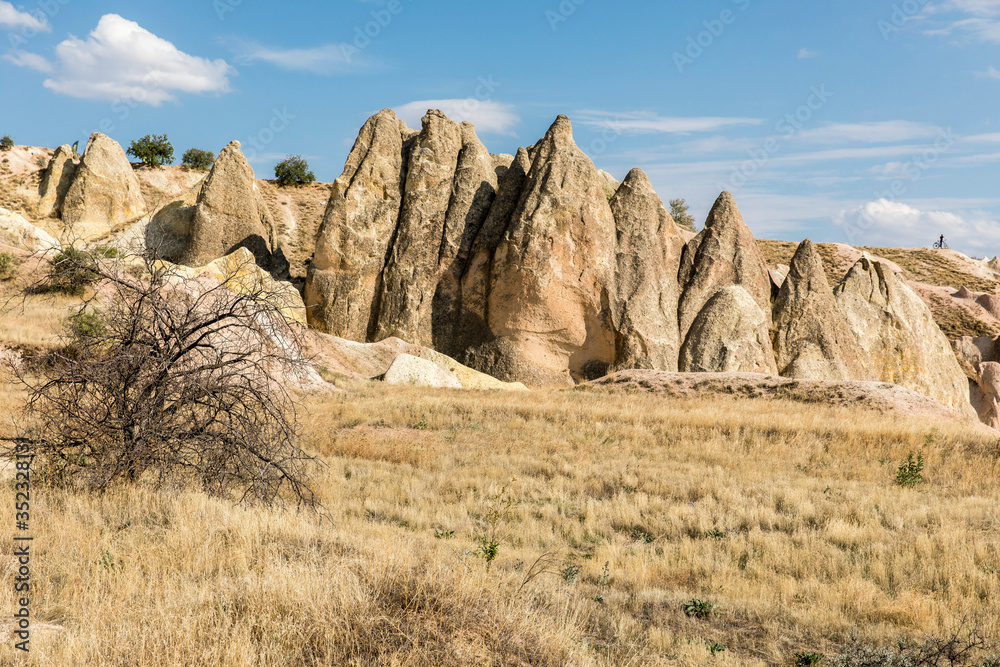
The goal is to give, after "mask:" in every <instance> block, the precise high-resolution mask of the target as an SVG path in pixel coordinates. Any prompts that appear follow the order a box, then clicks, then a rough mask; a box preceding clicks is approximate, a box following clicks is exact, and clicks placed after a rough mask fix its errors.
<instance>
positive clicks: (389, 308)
mask: <svg viewBox="0 0 1000 667" xmlns="http://www.w3.org/2000/svg"><path fill="white" fill-rule="evenodd" d="M461 149H462V130H461V128H460V127H459V126H458V125H457V124H456V123H454V122H453V121H451V120H449V119H448V118H447V117H446V116H445V115H444V114H443V113H442V112H441V111H437V110H431V111H428V112H427V115H426V116H424V118H423V130H421V132H420V135H419V136H418V137H417V139H416V141H415V142H414V144H413V148H412V149H411V151H410V159H409V167H408V171H407V174H406V187H405V190H404V192H403V204H402V208H401V211H400V215H399V224H398V225H397V227H396V237H395V241H394V243H393V246H392V250H391V252H390V256H389V261H388V263H387V264H386V268H385V271H384V272H383V281H382V285H381V290H380V295H379V312H378V323H377V325H376V328H375V336H374V339H375V340H381V339H383V338H389V337H392V336H397V337H399V338H403V339H404V340H408V341H411V342H413V343H416V344H418V345H432V344H433V331H432V323H433V302H434V294H435V292H436V290H437V280H438V275H439V272H438V267H439V259H440V257H441V249H442V245H443V244H442V239H443V237H444V234H445V221H446V218H447V213H448V205H449V203H450V201H451V195H452V184H453V182H454V178H455V170H456V168H457V165H458V158H459V153H460V151H461Z"/></svg>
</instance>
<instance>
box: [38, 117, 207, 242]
mask: <svg viewBox="0 0 1000 667" xmlns="http://www.w3.org/2000/svg"><path fill="white" fill-rule="evenodd" d="M64 168H65V165H64ZM61 181H62V177H60V182H61ZM55 190H56V194H57V197H56V199H57V201H58V185H56V186H55ZM60 209H61V214H62V220H63V223H64V224H65V225H66V228H67V233H68V234H69V235H70V236H71V237H74V238H79V239H83V240H93V239H96V238H99V237H101V236H103V235H105V234H107V233H108V232H110V231H111V230H112V229H114V228H115V227H118V226H119V225H121V224H123V223H126V222H131V221H133V220H136V219H138V218H139V217H140V216H142V214H143V213H144V212H145V210H146V205H145V203H144V202H143V199H142V190H141V188H140V186H139V179H138V178H137V177H136V175H135V172H134V171H133V170H132V165H131V164H130V163H129V161H128V157H126V155H125V151H123V150H122V147H121V146H119V145H118V143H117V142H115V141H114V140H113V139H111V138H110V137H108V136H106V135H103V134H101V133H100V132H95V133H94V134H93V135H91V137H90V141H89V142H87V150H86V151H85V152H84V154H83V158H82V159H81V160H80V165H79V166H78V167H77V168H76V170H75V173H74V175H73V182H72V184H71V185H70V186H69V189H68V190H67V191H66V196H65V198H64V199H63V202H62V205H61V207H60ZM212 259H214V257H213V258H212Z"/></svg>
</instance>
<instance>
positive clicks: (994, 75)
mask: <svg viewBox="0 0 1000 667" xmlns="http://www.w3.org/2000/svg"><path fill="white" fill-rule="evenodd" d="M976 76H980V77H983V78H984V79H1000V69H997V68H996V67H994V66H993V65H990V66H989V67H987V68H986V71H985V72H976Z"/></svg>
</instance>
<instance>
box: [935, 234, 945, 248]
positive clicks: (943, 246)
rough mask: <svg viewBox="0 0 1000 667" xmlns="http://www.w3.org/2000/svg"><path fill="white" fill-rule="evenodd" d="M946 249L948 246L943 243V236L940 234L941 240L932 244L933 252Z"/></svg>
mask: <svg viewBox="0 0 1000 667" xmlns="http://www.w3.org/2000/svg"><path fill="white" fill-rule="evenodd" d="M947 247H948V244H947V243H945V240H944V234H942V235H941V238H940V239H938V242H937V243H935V244H934V249H935V250H943V249H945V248H947Z"/></svg>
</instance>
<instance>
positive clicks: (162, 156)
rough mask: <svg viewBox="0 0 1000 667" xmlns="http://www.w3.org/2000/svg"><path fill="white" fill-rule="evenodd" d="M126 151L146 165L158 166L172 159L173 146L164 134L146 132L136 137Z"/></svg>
mask: <svg viewBox="0 0 1000 667" xmlns="http://www.w3.org/2000/svg"><path fill="white" fill-rule="evenodd" d="M126 152H127V153H128V154H129V155H131V156H132V157H134V158H136V159H137V160H140V161H141V162H142V163H143V164H144V165H146V166H147V167H160V166H163V165H165V164H170V163H171V162H173V161H174V147H173V146H172V145H171V143H170V141H169V140H168V139H167V135H165V134H147V135H146V136H144V137H143V138H142V139H136V140H134V141H133V142H132V144H131V145H130V146H129V147H128V151H126Z"/></svg>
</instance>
